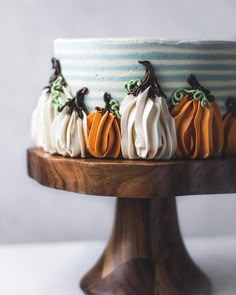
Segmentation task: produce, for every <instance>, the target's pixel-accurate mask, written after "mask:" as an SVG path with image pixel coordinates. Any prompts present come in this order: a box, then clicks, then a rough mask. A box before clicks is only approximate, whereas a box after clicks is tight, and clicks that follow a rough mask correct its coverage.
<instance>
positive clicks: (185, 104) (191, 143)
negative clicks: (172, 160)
mask: <svg viewBox="0 0 236 295" xmlns="http://www.w3.org/2000/svg"><path fill="white" fill-rule="evenodd" d="M188 82H189V84H190V85H191V86H192V89H178V90H176V91H175V93H174V95H173V97H172V106H173V107H172V110H171V115H172V116H173V117H174V119H175V125H176V134H177V150H176V155H177V157H179V158H190V159H197V158H203V159H205V158H210V157H217V156H219V155H220V154H221V152H222V148H223V142H224V136H223V121H222V118H221V112H220V109H219V106H218V104H217V102H216V101H215V99H214V97H213V96H212V95H211V94H210V91H209V90H207V89H205V88H203V87H202V86H201V85H200V84H199V82H198V81H197V79H196V77H195V76H194V75H191V76H190V77H189V78H188Z"/></svg>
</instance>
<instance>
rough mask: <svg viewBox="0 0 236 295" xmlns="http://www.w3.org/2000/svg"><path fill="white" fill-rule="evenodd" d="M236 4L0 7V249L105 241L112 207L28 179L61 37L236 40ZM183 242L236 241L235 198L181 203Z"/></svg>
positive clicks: (33, 1)
mask: <svg viewBox="0 0 236 295" xmlns="http://www.w3.org/2000/svg"><path fill="white" fill-rule="evenodd" d="M235 10H236V2H235V1H233V0H224V1H222V0H217V1H213V0H212V1H207V0H204V1H203V0H199V1H190V0H188V1H185V0H184V1H174V0H173V1H171V0H165V1H154V0H148V1H137V0H136V1H135V0H132V1H124V0H119V1H111V0H110V1H109V0H100V1H91V0H87V1H78V0H67V1H55V0H51V1H46V0H21V1H17V0H9V1H1V2H0V37H1V45H0V52H1V54H0V85H1V104H0V134H1V137H0V138H1V140H0V143H1V144H0V243H15V242H36V241H40V242H41V241H58V240H78V239H103V238H106V237H107V235H108V234H109V231H110V229H111V224H112V219H113V209H114V200H113V199H112V198H98V197H93V196H82V195H76V194H73V193H67V192H62V191H56V190H52V189H48V188H45V187H42V186H40V185H38V184H37V183H36V182H34V181H33V180H31V179H29V178H28V177H27V173H26V149H27V148H28V147H30V146H32V142H31V139H30V132H29V127H30V116H31V112H32V110H33V108H34V106H35V104H36V102H37V100H38V97H39V95H40V92H41V89H42V87H43V86H44V85H46V84H47V80H48V76H49V73H50V58H51V57H52V50H53V40H54V39H55V38H58V37H118V36H126V37H128V36H132V37H134V36H143V37H148V36H151V37H164V38H175V39H183V38H188V39H189V38H190V39H199V38H200V39H202V38H204V39H225V40H235V39H236V31H235V29H236V18H235ZM178 208H179V213H180V222H181V227H182V231H183V233H184V234H185V235H224V234H229V235H230V234H236V226H235V223H236V214H235V208H236V197H235V195H228V196H222V195H220V196H207V197H205V196H201V197H198V196H196V197H184V198H179V199H178Z"/></svg>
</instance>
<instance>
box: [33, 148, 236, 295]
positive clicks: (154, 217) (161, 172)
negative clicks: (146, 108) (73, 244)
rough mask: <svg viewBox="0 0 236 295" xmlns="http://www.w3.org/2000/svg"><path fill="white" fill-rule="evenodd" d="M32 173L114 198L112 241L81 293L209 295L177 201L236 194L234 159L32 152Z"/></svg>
mask: <svg viewBox="0 0 236 295" xmlns="http://www.w3.org/2000/svg"><path fill="white" fill-rule="evenodd" d="M28 173H29V175H30V176H31V177H32V178H34V179H35V180H37V181H38V182H39V183H41V184H42V185H45V186H49V187H52V188H56V189H61V190H66V191H71V192H76V193H81V194H89V195H97V196H113V197H117V204H116V213H115V221H114V226H113V231H112V233H111V237H110V240H109V241H108V243H107V246H106V248H105V250H104V252H103V254H102V255H101V257H100V259H99V260H98V262H97V263H96V264H95V266H94V267H93V268H92V269H91V270H90V271H89V272H88V273H87V274H86V275H85V276H84V277H83V278H82V280H81V282H80V286H81V288H82V289H83V291H84V292H85V293H86V294H91V295H100V294H106V295H108V294H109V295H118V294H119V295H205V294H210V293H211V283H210V281H209V280H208V278H207V277H206V276H205V274H204V273H203V272H202V271H201V270H200V269H199V268H198V267H197V266H196V265H195V263H194V262H193V260H192V259H191V257H190V256H189V254H188V252H187V250H186V248H185V246H184V243H183V239H182V237H181V233H180V229H179V225H178V217H177V211H176V200H175V197H176V196H182V195H196V194H218V193H233V192H236V158H229V159H217V160H188V161H166V162H164V161H141V160H140V161H131V160H101V159H69V158H64V157H61V156H51V155H49V154H47V153H44V152H43V151H42V150H41V149H39V148H32V149H29V150H28Z"/></svg>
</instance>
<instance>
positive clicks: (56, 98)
mask: <svg viewBox="0 0 236 295" xmlns="http://www.w3.org/2000/svg"><path fill="white" fill-rule="evenodd" d="M63 82H64V78H63V77H62V76H59V77H58V78H57V79H56V80H55V81H54V82H53V83H52V87H51V104H54V105H56V106H57V110H58V112H60V111H61V107H62V102H61V101H60V93H61V91H62V85H63Z"/></svg>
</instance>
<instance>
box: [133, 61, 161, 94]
mask: <svg viewBox="0 0 236 295" xmlns="http://www.w3.org/2000/svg"><path fill="white" fill-rule="evenodd" d="M139 63H140V64H142V65H143V66H145V68H146V72H145V76H144V79H143V81H142V83H141V85H139V86H138V87H137V88H136V89H135V90H134V92H133V94H134V96H137V95H138V94H139V93H141V92H143V91H144V90H145V89H147V88H148V87H150V88H149V91H148V96H149V97H151V98H154V97H155V96H156V95H157V96H162V97H167V96H166V95H165V93H164V92H163V90H162V88H161V86H160V84H159V83H158V81H157V78H156V76H155V72H154V69H153V67H152V65H151V63H150V62H149V61H147V60H144V61H139Z"/></svg>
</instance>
